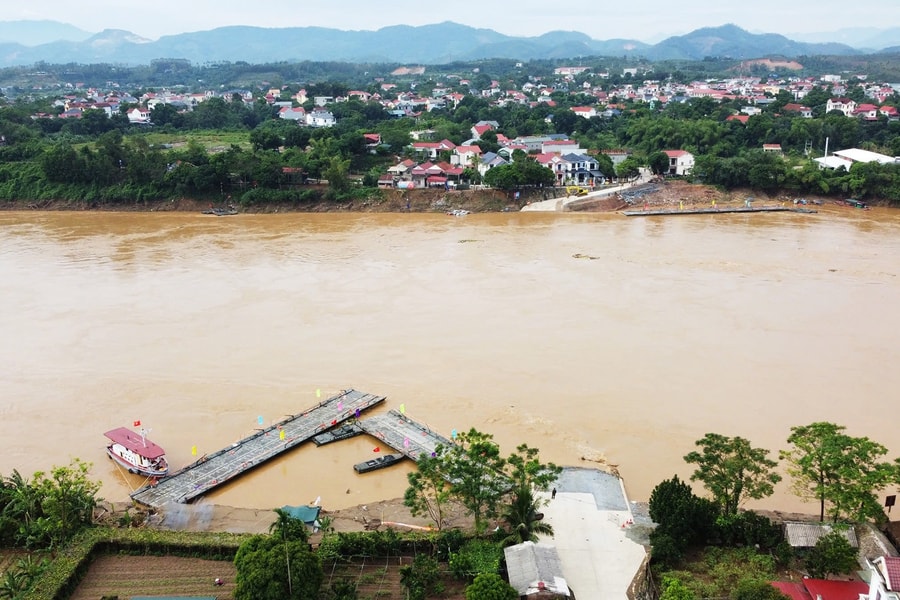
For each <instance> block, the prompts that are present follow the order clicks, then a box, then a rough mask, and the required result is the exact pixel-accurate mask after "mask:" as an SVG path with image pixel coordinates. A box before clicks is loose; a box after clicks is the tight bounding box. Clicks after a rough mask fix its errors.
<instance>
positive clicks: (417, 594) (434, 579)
mask: <svg viewBox="0 0 900 600" xmlns="http://www.w3.org/2000/svg"><path fill="white" fill-rule="evenodd" d="M400 583H401V584H403V587H405V588H406V591H407V594H408V595H407V597H408V598H409V600H425V598H427V597H429V596H437V595H440V594H442V593H444V584H443V583H442V582H441V571H440V568H439V565H438V562H437V561H436V560H435V559H433V558H432V557H430V556H428V555H427V554H418V555H416V557H415V558H414V559H413V562H412V564H411V565H406V566H404V567H400Z"/></svg>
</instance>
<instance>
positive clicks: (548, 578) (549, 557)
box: [503, 542, 569, 596]
mask: <svg viewBox="0 0 900 600" xmlns="http://www.w3.org/2000/svg"><path fill="white" fill-rule="evenodd" d="M503 554H504V555H505V556H506V569H507V572H508V573H509V584H510V585H511V586H512V587H513V588H515V590H516V592H518V594H519V595H520V596H525V595H528V594H533V593H535V592H537V591H538V590H546V591H549V592H552V593H555V594H557V595H559V596H568V595H569V586H568V584H567V583H566V580H565V579H564V578H563V575H562V561H561V560H560V559H559V554H558V553H557V552H556V548H555V547H554V546H551V545H549V544H535V543H534V542H524V543H522V544H516V545H515V546H510V547H508V548H504V549H503Z"/></svg>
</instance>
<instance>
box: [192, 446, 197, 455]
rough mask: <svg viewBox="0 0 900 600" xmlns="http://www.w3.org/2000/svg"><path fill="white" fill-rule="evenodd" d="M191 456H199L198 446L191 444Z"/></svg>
mask: <svg viewBox="0 0 900 600" xmlns="http://www.w3.org/2000/svg"><path fill="white" fill-rule="evenodd" d="M191 456H197V446H191Z"/></svg>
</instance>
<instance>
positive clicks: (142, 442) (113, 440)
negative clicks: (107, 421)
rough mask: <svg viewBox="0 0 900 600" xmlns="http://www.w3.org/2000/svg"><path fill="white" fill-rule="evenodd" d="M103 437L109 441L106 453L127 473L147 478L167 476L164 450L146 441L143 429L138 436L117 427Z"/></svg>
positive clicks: (124, 428)
mask: <svg viewBox="0 0 900 600" xmlns="http://www.w3.org/2000/svg"><path fill="white" fill-rule="evenodd" d="M103 435H105V436H106V437H107V438H109V440H110V443H109V444H108V445H107V446H106V453H107V454H108V455H109V457H110V458H111V459H113V460H114V461H116V462H117V463H119V464H120V465H122V467H124V468H125V469H128V472H129V473H136V474H138V475H146V476H147V477H165V476H166V475H168V474H169V464H168V463H167V462H166V452H165V450H163V449H162V448H160V447H159V446H158V445H156V444H154V443H153V442H151V441H150V440H148V439H147V436H146V434H145V432H144V430H143V429H142V430H141V433H140V434H138V433H135V432H133V431H131V430H130V429H128V428H127V427H119V428H117V429H112V430H110V431H107V432H106V433H104V434H103Z"/></svg>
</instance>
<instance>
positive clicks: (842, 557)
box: [806, 531, 857, 579]
mask: <svg viewBox="0 0 900 600" xmlns="http://www.w3.org/2000/svg"><path fill="white" fill-rule="evenodd" d="M856 566H857V557H856V550H855V549H854V548H853V546H851V545H850V542H848V541H847V538H845V537H844V536H843V535H842V534H841V532H839V531H831V532H829V533H827V534H825V535H823V536H822V537H820V538H819V541H818V542H816V545H815V546H814V547H813V548H812V549H811V550H810V551H809V554H808V555H807V556H806V569H807V570H808V571H809V574H810V575H811V576H813V577H815V578H817V579H824V578H826V577H828V576H829V575H839V574H842V573H849V572H850V571H852V570H853V569H854V568H856Z"/></svg>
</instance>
